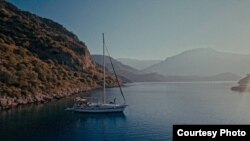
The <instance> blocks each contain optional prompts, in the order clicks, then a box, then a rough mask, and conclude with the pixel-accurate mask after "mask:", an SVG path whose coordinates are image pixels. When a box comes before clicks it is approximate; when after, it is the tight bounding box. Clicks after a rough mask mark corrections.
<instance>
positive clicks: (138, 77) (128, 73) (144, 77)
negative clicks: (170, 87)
mask: <svg viewBox="0 0 250 141" xmlns="http://www.w3.org/2000/svg"><path fill="white" fill-rule="evenodd" d="M92 57H93V59H94V61H95V62H96V63H97V64H99V65H102V64H103V61H102V58H103V56H102V55H92ZM111 59H112V62H113V64H114V67H115V70H116V72H117V74H118V75H119V77H120V78H122V79H123V80H124V81H126V82H187V81H237V80H238V79H240V76H238V75H235V74H233V73H230V72H226V73H221V74H216V75H213V76H164V75H161V74H157V73H145V72H143V71H139V70H137V69H135V68H133V67H131V66H128V65H124V64H123V63H121V62H119V61H117V60H115V59H114V58H111ZM105 60H106V64H105V65H106V67H107V69H108V70H109V71H110V72H113V70H112V68H111V64H110V62H109V57H107V56H106V58H105Z"/></svg>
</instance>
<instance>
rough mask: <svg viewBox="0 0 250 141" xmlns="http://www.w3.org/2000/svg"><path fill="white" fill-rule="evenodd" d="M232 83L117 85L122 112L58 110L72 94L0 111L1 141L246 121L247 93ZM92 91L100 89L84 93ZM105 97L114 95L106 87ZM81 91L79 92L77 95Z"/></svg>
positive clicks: (85, 139)
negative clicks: (123, 103) (121, 92)
mask: <svg viewBox="0 0 250 141" xmlns="http://www.w3.org/2000/svg"><path fill="white" fill-rule="evenodd" d="M233 85H235V82H232V83H229V82H220V83H218V82H217V83H216V82H210V83H133V84H129V85H127V86H125V87H124V88H123V90H124V93H125V96H126V99H127V103H128V104H129V107H128V108H127V109H126V111H125V113H124V114H105V115H102V114H81V113H74V112H70V111H65V110H64V109H65V108H67V107H69V106H72V105H73V99H74V97H75V96H72V97H68V98H66V99H62V100H59V101H56V102H52V103H47V104H41V105H29V106H23V107H20V108H17V109H13V110H8V111H2V112H0V140H1V141H19V140H23V141H109V140H111V141H113V140H129V141H138V140H139V141H140V140H141V141H147V140H150V141H151V140H157V141H158V140H165V141H166V140H172V125H173V124H250V110H249V108H250V93H236V92H232V91H230V87H231V86H233ZM90 93H92V95H93V96H94V97H95V96H98V95H100V94H101V90H95V91H92V92H90ZM107 93H108V97H109V99H113V98H114V97H120V95H119V90H118V89H117V88H111V89H107ZM79 95H84V94H79Z"/></svg>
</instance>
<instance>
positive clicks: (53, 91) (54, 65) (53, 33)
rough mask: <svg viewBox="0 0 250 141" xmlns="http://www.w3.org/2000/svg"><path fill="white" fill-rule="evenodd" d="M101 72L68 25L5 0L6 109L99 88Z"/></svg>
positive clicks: (2, 76) (2, 61) (2, 73)
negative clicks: (64, 25)
mask: <svg viewBox="0 0 250 141" xmlns="http://www.w3.org/2000/svg"><path fill="white" fill-rule="evenodd" d="M101 72H102V70H101V69H100V68H98V67H97V66H96V65H95V63H94V62H93V61H92V58H91V56H90V53H89V51H88V49H87V47H86V45H85V44H84V43H83V42H81V41H80V40H79V39H78V38H77V36H76V35H74V34H73V33H71V32H69V31H68V30H67V29H65V28H64V27H63V26H62V25H60V24H58V23H56V22H54V21H52V20H49V19H46V18H41V17H38V16H36V15H34V14H31V13H29V12H24V11H21V10H20V9H18V8H17V7H15V6H14V5H12V4H10V3H8V2H5V1H2V0H1V1H0V109H3V108H9V107H12V106H16V105H19V104H26V103H33V102H46V101H49V100H52V99H55V98H61V97H64V96H66V95H70V94H73V93H76V92H79V91H83V90H88V89H91V88H96V87H99V86H100V85H101V84H102V83H101V81H102V79H103V78H102V73H101ZM113 82H114V81H113V76H111V75H110V76H108V77H107V83H108V84H109V85H113V84H114V83H113Z"/></svg>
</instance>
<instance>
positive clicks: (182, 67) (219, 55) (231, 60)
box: [144, 48, 250, 76]
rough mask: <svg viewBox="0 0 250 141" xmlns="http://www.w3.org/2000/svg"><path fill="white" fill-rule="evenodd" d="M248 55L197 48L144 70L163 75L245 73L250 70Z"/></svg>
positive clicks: (249, 56) (249, 57)
mask: <svg viewBox="0 0 250 141" xmlns="http://www.w3.org/2000/svg"><path fill="white" fill-rule="evenodd" d="M249 62H250V55H246V54H236V53H227V52H220V51H216V50H214V49H211V48H199V49H192V50H188V51H184V52H183V53H180V54H178V55H176V56H173V57H168V58H166V59H165V60H164V61H162V62H160V63H158V64H154V65H152V66H150V67H148V68H146V69H144V71H145V72H156V73H159V74H162V75H165V76H212V75H217V74H221V73H225V72H231V73H234V74H236V75H245V74H247V73H248V72H250V66H249V65H246V64H248V63H249Z"/></svg>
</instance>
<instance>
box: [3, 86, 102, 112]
mask: <svg viewBox="0 0 250 141" xmlns="http://www.w3.org/2000/svg"><path fill="white" fill-rule="evenodd" d="M97 88H99V87H93V88H90V87H87V88H73V89H66V91H62V92H60V93H54V94H51V95H49V94H41V93H40V94H36V95H35V96H33V97H31V96H28V97H19V98H16V97H14V98H11V97H2V98H0V111H1V110H7V109H11V108H15V107H18V106H21V105H28V104H33V103H47V102H52V101H55V100H59V99H62V98H65V97H67V96H71V95H74V94H77V93H80V92H86V91H90V90H94V89H97Z"/></svg>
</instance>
